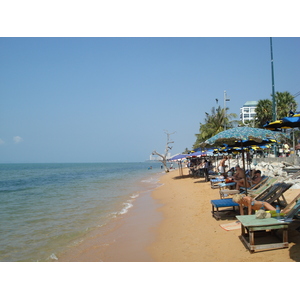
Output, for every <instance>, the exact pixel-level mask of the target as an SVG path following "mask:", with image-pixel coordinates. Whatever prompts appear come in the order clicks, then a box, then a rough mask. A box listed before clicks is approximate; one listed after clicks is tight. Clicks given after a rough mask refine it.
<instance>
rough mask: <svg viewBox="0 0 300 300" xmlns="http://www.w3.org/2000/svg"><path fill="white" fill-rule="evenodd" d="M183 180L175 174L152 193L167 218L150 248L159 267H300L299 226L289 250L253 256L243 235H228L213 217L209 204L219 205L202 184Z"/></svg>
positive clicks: (197, 180)
mask: <svg viewBox="0 0 300 300" xmlns="http://www.w3.org/2000/svg"><path fill="white" fill-rule="evenodd" d="M183 172H184V173H183V174H184V176H183V177H179V172H178V170H173V171H172V172H169V173H167V174H165V175H163V176H162V177H161V179H160V180H161V183H162V184H163V185H162V186H161V187H159V188H157V189H156V190H155V191H153V193H152V197H153V198H154V199H156V200H157V201H158V203H159V204H160V205H161V207H160V208H159V209H158V211H159V212H162V213H163V221H162V222H161V223H160V224H159V226H158V227H157V228H156V230H155V234H156V238H155V241H154V242H153V243H152V244H151V245H150V246H149V247H147V251H149V253H150V255H151V257H152V258H153V260H154V261H156V262H247V261H249V262H293V261H300V233H299V231H297V230H296V228H298V227H299V226H300V223H295V224H294V225H293V226H291V225H290V226H289V231H288V240H289V248H285V249H274V250H268V251H260V252H255V253H252V254H251V253H250V252H249V251H248V250H247V249H246V248H245V246H244V244H243V243H242V241H241V240H240V238H239V236H240V234H241V230H240V229H236V230H230V231H226V230H224V229H223V228H221V227H220V224H225V223H232V222H233V221H234V219H232V218H231V219H229V218H228V219H227V220H226V219H221V220H219V221H217V220H216V219H215V218H213V217H212V214H211V204H210V200H213V199H219V198H220V197H219V192H218V189H212V188H211V186H210V182H205V181H204V179H203V178H195V179H194V178H192V177H189V176H187V175H188V169H183ZM299 192H300V190H298V189H289V190H288V191H286V192H285V194H284V195H285V198H286V200H287V202H290V201H291V200H292V199H293V198H294V197H295V196H297V195H298V194H299Z"/></svg>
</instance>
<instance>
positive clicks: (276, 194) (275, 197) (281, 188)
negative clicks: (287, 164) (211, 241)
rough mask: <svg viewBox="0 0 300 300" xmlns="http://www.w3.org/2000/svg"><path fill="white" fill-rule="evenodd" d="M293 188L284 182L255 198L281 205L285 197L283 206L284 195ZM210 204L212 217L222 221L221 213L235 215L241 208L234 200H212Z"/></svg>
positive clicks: (270, 187) (268, 188)
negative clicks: (238, 208) (229, 212)
mask: <svg viewBox="0 0 300 300" xmlns="http://www.w3.org/2000/svg"><path fill="white" fill-rule="evenodd" d="M291 186H292V184H288V183H284V182H281V183H277V184H275V185H272V186H269V187H267V188H266V189H265V190H264V191H263V192H262V193H260V194H258V195H257V196H256V197H255V200H258V201H266V202H269V203H270V204H271V203H273V202H275V201H278V203H279V201H280V200H279V198H280V197H283V199H284V200H283V201H282V202H281V203H280V204H281V205H283V203H284V202H285V203H286V200H285V198H284V196H283V193H284V192H285V191H287V190H288V189H289V188H290V187H291ZM210 203H211V205H212V216H213V217H214V218H215V219H216V220H220V219H221V215H220V213H222V212H228V211H231V212H232V213H234V215H235V213H236V207H237V206H238V207H239V204H238V203H236V202H234V201H233V199H232V198H226V199H216V200H211V201H210ZM225 207H227V209H222V210H221V211H220V210H219V208H225ZM227 216H231V215H227Z"/></svg>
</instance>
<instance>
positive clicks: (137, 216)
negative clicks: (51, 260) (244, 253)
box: [57, 173, 162, 262]
mask: <svg viewBox="0 0 300 300" xmlns="http://www.w3.org/2000/svg"><path fill="white" fill-rule="evenodd" d="M154 176H155V175H154ZM156 176H157V178H158V184H159V185H160V183H159V179H160V177H161V174H160V173H158V174H156ZM145 182H147V180H146V181H144V180H142V181H141V182H140V183H139V186H140V190H139V191H138V192H137V193H138V194H139V196H138V197H137V198H135V199H134V200H133V201H132V206H131V207H130V208H129V209H128V211H127V212H126V213H125V214H120V215H118V216H116V217H115V218H113V219H111V220H110V221H109V223H108V224H106V225H105V226H104V227H103V228H97V229H94V230H92V231H91V232H89V233H88V234H86V235H85V236H84V237H83V238H82V239H81V241H80V242H79V243H77V244H75V245H73V246H70V247H69V248H68V249H66V250H65V251H64V252H63V253H61V254H60V255H59V256H58V260H57V262H153V259H152V257H151V256H150V254H149V252H148V251H147V250H146V248H147V247H148V246H149V244H150V243H153V242H154V240H155V228H156V227H157V226H158V225H159V224H160V222H161V221H162V213H159V212H158V211H157V209H158V208H159V207H160V204H158V203H157V201H155V200H154V199H153V197H151V193H152V192H153V187H148V186H147V183H145ZM154 189H155V188H154Z"/></svg>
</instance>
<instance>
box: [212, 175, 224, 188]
mask: <svg viewBox="0 0 300 300" xmlns="http://www.w3.org/2000/svg"><path fill="white" fill-rule="evenodd" d="M210 176H211V175H209V177H210ZM218 176H219V178H210V184H211V188H212V189H217V188H219V183H222V182H224V181H225V178H224V177H223V178H221V177H220V175H218Z"/></svg>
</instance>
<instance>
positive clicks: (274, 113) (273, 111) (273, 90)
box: [270, 37, 277, 157]
mask: <svg viewBox="0 0 300 300" xmlns="http://www.w3.org/2000/svg"><path fill="white" fill-rule="evenodd" d="M270 50H271V71H272V115H273V122H274V121H276V118H277V116H276V111H277V108H276V101H275V83H274V65H273V47H272V38H271V37H270ZM273 147H274V156H275V157H276V156H277V151H276V145H275V144H274V145H273Z"/></svg>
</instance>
